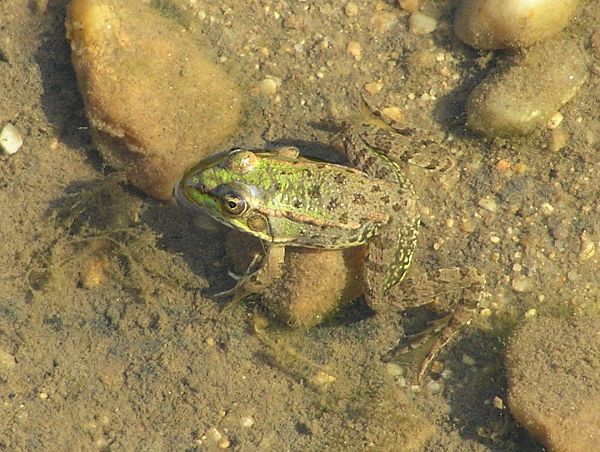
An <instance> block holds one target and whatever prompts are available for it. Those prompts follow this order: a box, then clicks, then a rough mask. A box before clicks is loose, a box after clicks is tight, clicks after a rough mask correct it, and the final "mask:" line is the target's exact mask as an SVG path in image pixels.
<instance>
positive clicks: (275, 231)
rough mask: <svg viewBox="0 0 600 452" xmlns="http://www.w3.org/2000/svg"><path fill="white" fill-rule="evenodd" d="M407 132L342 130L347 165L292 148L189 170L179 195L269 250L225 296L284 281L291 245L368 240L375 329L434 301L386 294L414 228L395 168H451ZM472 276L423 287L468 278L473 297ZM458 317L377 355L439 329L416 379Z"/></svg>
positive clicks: (365, 127) (411, 202) (243, 152)
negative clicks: (411, 139) (310, 156)
mask: <svg viewBox="0 0 600 452" xmlns="http://www.w3.org/2000/svg"><path fill="white" fill-rule="evenodd" d="M407 135H408V134H407V133H401V134H397V133H396V132H395V131H394V130H391V129H390V128H382V127H378V126H374V125H370V124H359V125H355V126H352V127H349V128H348V130H347V131H346V133H345V134H344V138H343V145H344V151H345V154H346V157H347V159H348V161H349V162H350V164H351V165H352V166H351V167H350V166H344V165H339V164H334V163H329V162H323V161H315V160H310V159H307V158H304V157H302V156H300V155H299V151H298V149H297V148H294V147H289V146H287V147H281V148H278V149H275V150H273V151H268V152H267V151H256V150H248V149H234V150H232V151H230V152H228V153H225V154H221V155H217V156H215V157H212V158H209V159H206V160H203V161H201V162H200V163H198V164H197V165H196V166H195V167H193V168H191V169H190V170H189V171H188V172H187V173H186V174H185V175H184V177H183V178H182V180H181V181H180V183H179V184H178V187H177V189H176V197H177V199H178V200H179V202H180V203H182V204H184V205H188V206H191V207H193V208H195V209H200V210H202V211H203V212H205V213H208V214H209V215H210V216H212V217H213V218H215V219H216V220H218V221H219V222H221V223H223V224H225V225H227V226H229V227H233V228H236V229H238V230H240V231H243V232H245V233H248V234H251V235H253V236H255V237H258V238H260V239H261V240H262V241H263V242H264V243H265V244H266V249H265V255H264V256H262V259H261V260H260V261H259V259H255V260H254V261H253V263H252V264H251V266H250V268H249V269H248V271H247V274H246V275H244V276H241V277H239V278H238V282H237V284H236V286H235V287H234V288H233V289H232V290H231V291H230V293H231V294H233V296H234V298H238V299H239V298H243V297H245V296H247V295H250V294H252V293H260V292H262V291H263V290H264V289H265V288H266V287H268V286H270V285H271V284H272V283H273V282H274V281H275V280H277V279H278V278H280V277H281V276H282V274H283V271H284V256H285V247H286V246H288V245H290V246H299V247H311V248H321V249H342V248H348V247H354V246H359V245H363V244H365V243H367V244H368V253H367V255H366V258H365V280H366V281H365V287H366V289H365V295H366V298H367V301H368V303H369V304H370V305H371V307H372V308H373V309H374V310H375V311H376V312H377V313H378V315H377V316H376V317H377V318H378V319H379V321H378V323H379V324H380V325H379V326H380V327H381V328H382V329H384V328H387V329H389V328H390V325H392V324H393V323H390V322H388V321H387V320H386V319H387V318H388V317H390V315H389V313H390V311H391V310H394V311H401V310H404V309H406V308H407V307H412V306H415V305H420V304H425V303H431V302H432V301H433V302H436V300H437V301H438V302H439V300H440V297H439V296H437V295H436V294H435V291H434V292H431V293H429V292H428V293H425V292H423V291H422V290H420V289H419V288H417V289H419V290H417V291H416V293H419V292H421V293H422V294H421V295H422V296H417V297H412V298H411V297H405V296H403V295H402V294H399V293H398V292H399V291H397V290H393V289H395V287H396V286H397V284H398V283H400V282H401V281H402V280H403V279H404V278H405V276H406V273H407V271H408V269H409V267H410V264H411V260H412V257H413V254H414V250H415V246H416V243H417V236H418V231H419V223H420V218H419V207H418V203H417V196H416V194H415V190H414V188H413V185H412V183H411V182H410V180H409V179H408V178H407V177H406V175H405V174H404V172H403V171H402V169H401V166H400V163H401V161H405V162H408V163H412V164H416V165H419V166H422V167H425V168H428V169H438V170H441V171H445V170H448V169H449V168H450V167H452V159H451V158H450V157H449V156H448V154H447V153H445V152H440V148H439V147H435V146H434V147H433V149H434V152H430V150H431V146H429V144H431V143H428V142H423V141H421V142H420V144H419V145H415V146H407V145H406V137H407ZM399 138H401V139H399ZM425 151H427V152H425ZM428 153H429V154H431V155H429V157H427V156H426V154H428ZM473 271H474V269H471V270H467V271H462V270H458V271H455V273H456V275H455V276H458V277H459V278H458V281H459V283H458V284H457V283H456V281H455V280H456V279H457V278H448V274H443V273H440V274H439V275H438V277H433V278H429V279H428V281H427V282H423V284H427V286H428V287H430V288H431V287H434V286H435V285H436V284H441V286H442V287H441V288H440V289H439V290H438V291H441V292H443V290H444V287H446V286H448V285H449V284H450V285H453V287H455V288H456V287H458V288H460V287H462V286H461V285H460V284H461V283H460V281H466V280H469V281H468V282H466V286H467V287H469V291H470V292H473V296H469V298H473V297H474V298H477V295H476V294H477V290H476V286H477V285H478V284H481V283H482V279H481V277H480V275H478V274H475V273H473ZM475 272H476V271H475ZM445 279H446V280H447V281H445ZM474 286H475V287H474ZM458 292H460V293H459V294H458V295H456V296H454V297H453V300H452V302H451V303H447V302H446V300H443V296H442V297H441V298H442V302H441V303H440V304H441V305H443V307H442V310H446V306H445V305H447V304H454V303H455V301H454V300H455V299H457V298H458V299H459V300H458V303H461V302H462V299H461V298H462V297H463V292H464V291H462V290H458ZM436 297H437V298H436ZM469 304H470V305H473V300H471V299H470V300H469ZM471 307H472V306H471ZM457 312H458V311H457V310H454V311H452V312H451V313H450V314H448V315H447V316H446V317H444V318H443V321H442V322H441V323H440V322H438V323H436V324H435V325H434V326H433V327H431V328H429V329H428V331H427V334H425V333H424V334H419V335H416V336H414V337H413V338H409V339H408V340H406V341H404V343H403V344H401V345H400V346H399V347H395V348H394V349H393V350H392V352H390V353H386V355H385V356H384V357H387V358H388V359H391V356H392V355H393V354H394V353H397V352H398V350H400V351H401V352H406V351H409V350H410V349H412V348H414V347H415V346H417V345H420V344H422V343H424V342H428V341H429V338H430V336H431V334H430V333H432V332H433V331H435V332H437V333H438V334H437V335H438V336H439V338H440V339H439V340H438V341H435V342H434V343H433V345H431V346H430V351H429V353H428V354H427V356H426V357H425V359H424V361H423V363H424V364H422V365H421V369H420V371H419V378H421V377H422V375H423V374H424V372H425V369H426V368H427V365H428V364H429V362H430V361H431V359H432V358H433V356H435V353H437V350H439V348H441V346H442V345H443V344H444V343H445V342H446V341H447V340H448V339H449V337H451V335H452V334H453V331H454V330H456V329H457V328H458V327H459V326H460V325H462V324H463V323H464V322H465V321H467V320H468V318H470V316H465V315H463V314H464V313H463V312H462V310H460V315H455V314H456V313H457ZM467 317H468V318H467ZM440 325H441V326H440ZM392 328H393V329H395V327H392ZM396 342H397V339H396ZM388 348H389V347H388Z"/></svg>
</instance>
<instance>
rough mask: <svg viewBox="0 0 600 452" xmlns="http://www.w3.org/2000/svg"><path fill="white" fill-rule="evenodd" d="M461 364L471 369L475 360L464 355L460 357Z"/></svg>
mask: <svg viewBox="0 0 600 452" xmlns="http://www.w3.org/2000/svg"><path fill="white" fill-rule="evenodd" d="M462 362H463V364H465V365H467V366H469V367H471V366H474V365H475V359H473V358H472V357H471V356H469V355H467V354H466V353H464V354H463V355H462Z"/></svg>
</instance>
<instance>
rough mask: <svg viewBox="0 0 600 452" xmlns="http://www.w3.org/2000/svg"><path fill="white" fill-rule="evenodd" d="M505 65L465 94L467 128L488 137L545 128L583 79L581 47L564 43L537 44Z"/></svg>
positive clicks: (584, 67) (584, 68)
mask: <svg viewBox="0 0 600 452" xmlns="http://www.w3.org/2000/svg"><path fill="white" fill-rule="evenodd" d="M506 66H507V67H505V68H504V69H503V70H499V71H497V72H495V73H493V74H492V75H490V76H488V77H487V78H486V79H485V80H484V81H483V82H481V83H480V84H479V85H478V86H477V87H476V88H475V89H474V90H473V91H472V92H471V94H470V95H469V99H468V100H467V126H468V127H469V128H470V129H472V130H475V131H477V132H480V133H483V134H485V135H490V136H507V135H513V134H527V133H529V132H531V131H533V130H534V129H535V128H537V127H539V126H540V125H542V124H545V123H546V122H547V121H548V120H549V119H550V118H551V117H552V116H553V115H554V114H555V113H556V112H557V111H558V109H559V108H560V107H562V106H563V105H564V104H565V103H567V102H568V101H569V100H570V99H571V98H572V97H573V96H574V95H575V93H576V92H577V90H578V89H579V88H580V87H581V85H583V83H584V82H585V81H586V80H587V77H588V65H587V56H586V53H585V51H584V49H583V48H581V46H579V45H577V44H576V43H573V42H571V41H567V40H559V41H552V42H546V43H543V44H539V45H537V46H535V47H533V48H531V49H530V50H528V51H526V52H525V53H523V54H519V55H517V56H515V57H514V58H513V59H512V61H509V62H507V64H506Z"/></svg>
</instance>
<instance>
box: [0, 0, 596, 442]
mask: <svg viewBox="0 0 600 452" xmlns="http://www.w3.org/2000/svg"><path fill="white" fill-rule="evenodd" d="M157 3H159V4H164V3H165V2H157ZM453 3H454V2H439V3H438V2H425V3H424V8H423V9H424V10H425V11H426V12H428V13H429V14H431V15H433V16H436V17H438V18H439V20H440V23H441V25H442V26H441V30H439V31H438V32H436V33H435V34H433V35H431V36H412V35H410V34H408V33H407V32H406V17H405V15H404V14H403V13H402V12H401V11H400V10H399V9H398V7H397V6H396V5H395V4H393V3H392V2H389V3H385V2H372V3H371V2H369V3H368V4H366V5H361V6H360V7H359V14H358V15H357V16H355V17H348V16H347V15H346V14H345V13H344V11H343V8H341V7H340V5H339V4H337V3H336V2H323V1H318V0H307V1H303V2H290V3H288V2H279V1H275V2H270V1H250V2H246V4H245V5H244V6H243V7H242V6H240V2H237V1H234V0H224V1H221V2H218V5H215V4H212V3H211V2H202V1H198V2H194V4H195V5H196V6H195V7H194V8H192V7H190V5H191V4H192V2H187V1H186V2H184V1H183V0H181V1H173V2H172V3H171V5H173V7H172V8H171V12H172V14H174V15H175V17H176V18H177V19H178V20H180V21H182V22H183V23H185V24H186V25H188V26H189V27H190V29H191V31H192V33H194V34H195V35H196V36H198V39H199V40H200V41H201V42H208V43H209V44H210V47H211V49H212V52H213V53H214V55H215V58H216V59H217V60H218V61H219V62H220V64H222V65H223V66H224V67H225V69H226V70H227V71H228V72H229V73H231V74H233V76H234V77H236V78H237V79H238V80H239V83H240V85H241V86H242V87H243V89H244V90H245V92H246V93H247V96H248V99H249V102H247V107H248V109H247V112H246V118H245V121H244V123H243V124H242V125H241V126H240V128H239V130H238V133H237V134H236V135H235V136H234V137H233V138H232V139H231V140H230V142H229V143H225V144H224V145H223V148H224V149H226V148H230V147H233V146H240V145H244V146H248V147H250V146H253V147H254V146H256V147H264V146H273V145H275V144H277V143H294V144H297V145H299V147H300V148H301V150H302V151H304V152H305V153H307V154H317V155H319V154H322V153H323V152H324V151H326V152H331V151H332V150H333V146H323V145H316V144H314V143H325V144H326V145H329V144H330V143H332V144H334V145H337V144H339V143H338V141H339V140H338V138H337V137H336V136H335V134H333V133H332V132H331V128H330V127H329V125H330V124H331V122H332V121H333V122H334V123H335V122H336V121H337V122H340V121H343V120H344V119H347V118H348V117H351V116H352V115H353V114H355V113H356V112H357V111H358V110H359V108H360V105H361V100H360V95H361V93H362V92H363V85H364V84H365V83H368V82H373V81H378V80H381V81H382V83H383V89H382V90H381V92H380V93H378V94H376V95H374V96H372V101H373V102H374V103H375V104H376V105H377V106H378V107H381V108H383V107H385V106H398V107H400V108H401V110H402V113H403V116H404V118H405V122H406V124H407V125H408V126H412V127H416V128H418V129H419V133H422V134H423V137H424V138H427V139H435V140H438V141H442V142H444V143H445V144H446V145H447V146H448V147H449V148H450V150H451V151H452V152H453V154H454V156H455V158H456V160H457V167H456V170H455V171H453V172H451V173H449V174H445V175H433V176H432V175H431V174H429V173H426V172H424V171H422V170H419V169H411V170H410V172H409V175H410V177H411V179H412V180H413V181H414V183H415V185H416V187H417V190H418V192H419V196H420V199H421V200H422V205H423V207H422V216H423V220H422V221H423V228H422V232H421V237H420V239H419V240H420V242H419V252H418V254H417V256H416V265H415V268H414V269H413V271H415V272H416V271H427V270H432V269H435V268H442V267H449V266H454V265H474V266H477V267H478V268H480V269H482V271H484V273H485V274H486V276H487V281H488V285H487V293H486V295H485V297H484V300H483V302H482V306H481V308H482V309H484V308H487V309H486V310H485V311H484V312H485V315H479V316H477V317H476V318H475V319H474V320H473V322H472V323H471V324H470V325H469V326H468V327H467V328H465V329H464V330H463V331H462V332H461V334H460V335H459V337H458V338H457V340H455V341H454V342H453V344H452V346H451V347H449V348H448V349H447V350H445V351H444V352H443V353H442V354H441V356H440V357H439V362H440V364H439V366H438V368H437V372H434V373H433V374H432V375H431V376H430V379H429V380H428V383H426V384H425V385H424V387H423V388H421V389H420V390H419V391H416V390H414V389H411V388H410V387H404V386H403V385H402V379H401V378H400V379H394V378H392V377H390V376H389V375H386V374H385V372H384V371H383V369H382V366H381V365H380V364H378V363H375V362H374V361H373V360H372V359H370V357H372V354H373V353H374V352H375V350H376V344H373V343H371V342H369V337H370V335H372V332H371V331H370V323H369V319H368V318H366V316H365V315H364V314H363V313H362V311H361V308H360V306H356V307H355V308H351V309H350V310H349V311H348V313H346V315H345V317H344V320H343V321H338V322H331V323H328V324H327V325H324V326H322V327H318V328H315V329H313V330H311V331H309V332H300V333H290V332H285V331H279V330H276V331H274V332H271V333H270V334H267V335H264V334H262V333H261V334H256V333H253V332H252V323H251V321H250V320H249V313H251V312H252V310H253V307H252V306H251V305H239V306H235V307H232V308H231V309H225V310H223V309H222V308H223V306H222V305H221V304H219V303H218V302H215V301H214V300H211V299H209V298H207V297H206V296H205V292H206V289H210V290H212V291H218V290H220V289H223V288H227V287H228V286H229V285H230V284H231V280H229V279H228V277H227V274H226V268H227V264H228V261H227V259H226V257H225V256H224V249H225V248H224V241H225V233H224V231H223V230H222V229H220V228H219V227H215V228H214V229H213V230H209V231H206V230H203V229H199V228H198V227H197V225H196V224H195V222H196V220H195V219H194V218H192V217H191V216H190V215H189V212H185V211H183V210H182V209H180V208H178V207H177V206H175V205H174V204H167V203H165V204H161V203H158V202H156V201H154V200H152V199H150V198H148V197H145V196H144V195H143V194H140V193H139V192H137V191H135V190H134V189H131V188H129V187H126V186H124V185H122V184H119V183H118V181H117V180H116V178H115V177H114V176H110V170H109V169H107V168H105V167H104V166H103V165H102V162H101V161H100V159H99V157H98V156H97V154H96V153H95V151H94V146H93V144H92V142H91V138H90V134H89V131H88V129H87V123H86V119H85V113H84V110H83V104H82V102H81V99H80V97H79V94H78V91H77V87H76V83H75V77H74V74H73V69H72V67H71V63H70V51H69V47H68V44H67V42H66V40H65V37H64V26H63V21H64V15H65V5H66V2H65V1H62V0H60V1H52V0H50V1H49V4H48V7H47V10H46V11H45V12H43V13H40V12H36V11H35V8H32V7H31V5H29V4H27V2H24V1H22V0H5V1H4V2H2V3H0V18H1V19H0V20H1V24H2V28H1V30H2V32H1V34H0V50H1V53H0V67H1V68H2V70H1V71H0V99H2V101H1V105H2V108H1V110H0V123H1V124H4V123H5V122H8V121H10V122H12V123H13V124H14V125H16V126H17V128H18V129H19V130H20V131H21V133H22V134H23V136H24V139H25V144H24V146H23V148H22V149H21V150H20V151H19V152H18V153H17V154H15V155H13V156H11V157H2V158H1V159H0V174H1V182H0V212H1V214H0V231H2V253H0V266H1V268H3V272H2V275H1V276H0V398H1V400H2V406H3V409H2V410H1V411H0V425H2V426H3V428H1V429H0V447H2V448H6V449H7V450H14V449H27V450H32V449H41V448H44V449H50V450H52V449H61V448H65V446H68V448H70V449H73V450H90V449H96V448H99V449H104V450H113V449H114V450H121V449H127V450H130V449H136V450H137V449H139V450H170V449H177V450H180V449H187V450H205V449H208V448H211V447H212V448H214V447H216V446H217V445H218V444H219V441H221V446H224V445H225V443H224V439H223V437H227V438H228V439H229V442H230V447H231V448H234V449H236V450H257V449H261V450H321V449H323V448H325V447H326V446H329V447H330V448H331V449H333V450H340V449H347V450H361V449H364V448H366V447H369V446H370V445H371V446H373V445H378V446H379V447H384V448H385V447H389V448H392V447H393V446H391V445H392V444H397V442H401V443H402V444H403V445H404V447H405V448H410V447H413V449H414V450H423V449H424V450H431V451H433V450H461V451H464V450H474V451H485V450H498V451H500V450H502V451H505V450H519V451H537V450H542V446H540V445H539V444H537V443H535V442H534V441H533V440H531V439H529V437H528V435H527V433H526V432H525V431H524V430H523V429H521V428H520V427H519V426H518V425H517V424H516V423H515V422H514V420H513V419H512V418H511V416H510V414H509V412H508V410H507V409H506V408H504V409H498V408H495V407H494V404H493V399H494V397H500V398H501V399H503V400H504V402H505V404H504V405H505V407H506V377H505V368H504V358H503V352H504V347H505V345H506V339H507V338H508V336H509V335H510V333H511V331H512V328H514V326H515V325H517V324H518V323H519V322H520V321H521V320H523V319H524V317H525V313H526V312H528V311H529V310H530V309H536V310H537V312H538V314H541V315H543V314H552V315H563V314H565V315H572V314H573V313H580V312H585V311H586V310H589V309H595V310H597V309H598V308H597V299H598V286H597V283H596V278H595V276H596V269H597V266H598V262H597V256H596V255H590V253H589V248H586V247H588V244H589V243H592V244H594V246H596V245H598V244H599V243H600V231H599V230H598V228H597V226H596V225H597V223H598V216H599V215H600V212H599V211H598V202H597V200H598V197H599V193H598V191H599V188H598V184H597V183H596V181H597V180H599V179H600V169H599V168H600V166H599V165H598V164H597V163H598V158H597V156H596V150H597V148H598V142H599V141H600V118H599V116H598V108H597V105H598V100H597V93H598V92H600V89H599V88H600V87H599V86H598V85H599V83H598V77H597V75H594V74H592V77H591V79H590V81H589V82H588V83H587V84H586V85H585V86H584V87H583V88H582V90H581V91H580V92H579V94H578V95H577V96H576V98H575V99H574V100H573V101H572V102H571V103H570V104H568V105H567V106H566V107H565V108H563V110H562V113H563V115H564V118H565V119H564V127H565V129H566V131H567V133H568V135H569V140H568V145H567V147H566V148H565V149H563V150H561V151H560V152H556V153H551V152H550V151H548V150H547V149H544V147H545V145H546V143H547V139H548V137H547V131H540V132H538V133H535V134H533V135H532V136H529V137H526V138H515V139H510V140H508V139H507V140H496V141H485V140H482V139H481V138H479V137H477V136H474V135H471V134H470V133H468V132H466V131H465V130H464V126H463V124H464V113H463V106H464V102H465V98H466V95H467V94H468V92H469V91H470V90H471V89H472V88H473V87H474V86H475V84H476V83H477V82H478V81H479V80H481V78H482V77H483V76H484V75H485V73H486V71H487V70H488V68H489V67H491V66H493V65H494V61H495V59H496V58H502V53H501V52H498V53H495V54H488V53H485V52H482V53H478V52H476V51H474V50H470V49H467V48H466V47H465V46H464V45H462V44H461V43H460V42H459V41H458V40H457V39H456V38H454V37H453V36H452V34H451V33H450V32H449V31H447V27H444V24H449V23H450V21H451V13H452V9H453ZM202 11H203V12H204V13H201V12H202ZM249 18H251V19H252V20H249ZM599 20H600V7H598V5H597V4H595V2H591V1H589V2H583V5H582V6H581V13H580V14H579V15H578V17H577V20H575V21H574V22H573V24H572V25H571V26H570V28H569V29H568V30H567V31H566V33H569V34H571V35H574V36H576V37H577V38H578V39H581V40H583V41H584V42H587V41H588V40H589V33H590V32H589V30H593V28H594V26H595V24H598V23H599V22H598V21H599ZM348 41H357V42H359V43H360V44H361V47H362V58H361V59H360V60H356V59H355V58H353V57H352V56H349V55H347V54H346V46H347V44H348ZM594 64H595V65H596V66H597V65H598V61H597V60H596V61H595V62H594ZM267 76H272V77H277V78H279V79H281V80H282V84H281V86H280V87H279V88H278V89H277V93H276V94H275V95H274V96H264V95H261V94H259V93H257V92H256V90H254V89H253V86H254V85H255V83H256V82H258V81H260V80H262V79H264V78H265V77H267ZM336 140H337V141H336ZM498 162H502V164H501V165H498ZM507 164H508V167H510V169H508V170H506V169H505V168H506V167H507ZM483 199H486V200H487V202H482V201H481V200H483ZM489 200H493V202H492V203H490V202H489ZM482 206H483V207H482ZM586 249H587V250H588V251H587V252H586ZM99 256H100V257H99ZM103 259H105V260H103ZM94 265H96V266H97V267H96V268H102V269H104V271H105V273H102V271H100V276H98V278H100V279H102V281H104V282H103V283H102V284H100V285H98V286H96V285H94V283H93V280H86V279H85V277H86V275H89V272H93V271H98V270H93V268H94ZM90 268H91V270H90ZM523 288H524V289H525V291H522V290H523ZM515 289H519V290H515ZM319 372H321V374H320V375H331V376H334V377H335V381H332V382H331V383H330V384H329V385H328V386H327V387H326V388H323V387H322V386H321V385H319V384H317V385H315V384H314V383H313V382H311V381H308V380H307V379H306V376H307V375H309V376H312V375H316V374H319ZM440 375H443V376H444V378H440ZM432 378H433V380H432ZM434 380H435V382H436V384H433V383H431V382H432V381H434ZM437 383H439V385H438V384H437ZM248 418H250V419H252V421H253V422H252V425H248V424H249V422H248V421H247V419H248ZM219 435H220V436H221V439H219ZM428 438H429V439H428Z"/></svg>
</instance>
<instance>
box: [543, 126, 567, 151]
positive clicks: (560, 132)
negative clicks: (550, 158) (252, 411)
mask: <svg viewBox="0 0 600 452" xmlns="http://www.w3.org/2000/svg"><path fill="white" fill-rule="evenodd" d="M568 139H569V137H568V135H567V132H566V131H565V129H564V128H562V127H558V128H557V129H554V130H552V131H551V132H550V136H549V137H548V150H549V151H550V152H558V151H560V150H561V149H563V148H564V147H565V146H566V145H567V141H568Z"/></svg>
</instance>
